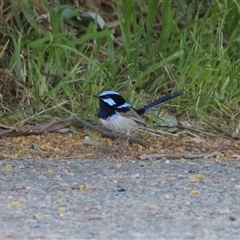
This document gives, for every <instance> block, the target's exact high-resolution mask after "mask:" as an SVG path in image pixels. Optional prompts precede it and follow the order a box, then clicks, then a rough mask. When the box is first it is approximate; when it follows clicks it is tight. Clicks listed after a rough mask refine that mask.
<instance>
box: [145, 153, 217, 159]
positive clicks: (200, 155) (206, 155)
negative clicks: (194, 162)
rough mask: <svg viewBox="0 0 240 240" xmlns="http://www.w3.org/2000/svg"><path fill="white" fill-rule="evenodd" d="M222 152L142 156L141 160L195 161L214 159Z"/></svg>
mask: <svg viewBox="0 0 240 240" xmlns="http://www.w3.org/2000/svg"><path fill="white" fill-rule="evenodd" d="M219 153H220V152H218V151H215V152H212V153H189V154H168V153H166V154H143V155H142V156H141V160H147V159H151V158H154V159H161V158H167V159H181V158H184V159H194V158H212V157H216V156H217V155H219Z"/></svg>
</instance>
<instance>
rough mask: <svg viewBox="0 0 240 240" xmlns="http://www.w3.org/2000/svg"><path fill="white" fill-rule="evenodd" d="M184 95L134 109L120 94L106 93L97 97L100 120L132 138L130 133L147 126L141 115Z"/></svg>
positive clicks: (178, 94)
mask: <svg viewBox="0 0 240 240" xmlns="http://www.w3.org/2000/svg"><path fill="white" fill-rule="evenodd" d="M182 94H184V91H178V92H175V93H172V94H169V95H166V96H164V97H161V98H159V99H157V100H155V101H153V102H152V103H150V104H148V105H146V106H145V107H143V108H140V109H134V108H132V106H131V105H130V104H129V103H128V102H126V100H125V99H124V98H123V97H122V96H121V95H120V94H119V93H117V92H114V91H104V92H102V93H101V94H99V95H98V96H96V97H98V99H99V112H98V118H99V120H100V122H101V123H102V124H103V125H104V126H105V127H106V128H108V129H110V130H113V131H116V132H120V133H125V134H127V135H128V136H130V132H131V131H133V130H134V129H136V128H137V127H138V125H146V124H145V122H144V121H143V119H142V118H141V117H140V115H143V114H144V113H145V112H146V111H148V110H150V109H152V108H154V107H156V106H158V105H160V104H162V103H164V102H166V101H168V100H170V99H173V98H176V97H178V96H181V95H182Z"/></svg>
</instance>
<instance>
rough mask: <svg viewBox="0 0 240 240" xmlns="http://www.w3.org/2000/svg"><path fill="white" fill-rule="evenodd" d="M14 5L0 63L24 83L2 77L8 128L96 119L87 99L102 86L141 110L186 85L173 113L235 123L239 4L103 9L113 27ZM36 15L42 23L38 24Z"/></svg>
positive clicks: (52, 8) (45, 4) (226, 127)
mask: <svg viewBox="0 0 240 240" xmlns="http://www.w3.org/2000/svg"><path fill="white" fill-rule="evenodd" d="M10 2H11V4H10V5H9V4H8V5H7V4H6V6H3V7H2V9H1V18H2V19H0V20H2V21H1V22H4V21H3V20H4V19H5V18H4V17H5V16H6V15H7V14H10V15H8V16H10V18H9V19H10V20H9V22H7V23H5V25H2V27H1V28H0V33H1V35H2V38H1V39H2V42H1V45H4V44H6V42H7V41H8V40H10V41H9V43H8V46H7V49H6V50H5V52H4V55H3V56H2V57H1V58H0V61H1V65H2V66H4V67H3V68H4V69H8V71H9V72H11V74H12V75H13V76H14V77H16V78H17V79H19V80H20V81H23V82H25V84H26V85H25V86H24V87H23V88H19V86H18V85H19V83H18V81H14V80H13V78H9V79H8V78H7V77H6V75H2V76H4V77H2V78H1V79H0V84H2V85H4V86H5V88H7V89H8V90H9V91H6V90H5V89H4V88H2V90H1V96H0V97H1V105H2V106H3V109H2V110H0V114H1V119H2V121H3V122H4V123H6V122H9V121H15V122H16V123H18V121H20V120H23V119H28V118H29V117H30V116H31V120H36V121H41V120H43V121H44V120H45V119H46V118H51V117H52V116H67V115H69V114H70V113H72V114H77V115H79V116H81V117H84V118H89V119H96V116H95V113H96V111H97V105H98V103H97V100H96V99H95V98H94V97H93V95H94V94H97V93H99V92H101V91H103V90H106V89H114V90H116V91H120V92H121V93H122V94H123V95H124V96H125V97H126V98H127V99H129V101H130V102H131V103H134V106H141V105H142V104H146V102H145V99H146V98H147V99H149V96H151V97H150V99H151V98H152V99H154V98H156V97H158V96H159V95H160V94H164V93H169V92H171V91H176V90H180V89H185V91H186V94H185V95H184V96H182V97H180V98H178V99H175V100H174V106H172V107H171V110H172V111H173V112H176V113H177V115H178V116H179V117H180V118H181V119H187V120H189V121H192V122H195V123H200V125H203V124H204V123H208V124H210V125H211V126H214V127H216V128H218V129H219V128H220V129H221V131H224V132H231V130H232V129H233V128H234V126H235V124H237V121H238V119H239V115H240V109H239V102H240V94H239V89H240V79H239V78H240V76H239V72H240V64H239V46H240V44H239V43H240V42H239V41H240V38H239V36H240V23H239V17H240V4H239V3H238V2H237V1H224V0H218V1H214V2H213V4H211V5H210V4H208V5H207V4H206V3H201V1H198V2H196V1H192V3H189V4H187V3H186V2H185V0H182V1H177V2H176V1H170V0H165V1H163V0H162V1H161V0H159V1H157V0H156V1H148V4H147V3H146V1H138V3H136V2H137V1H121V0H116V1H115V9H113V10H112V11H110V10H106V11H104V10H105V9H100V16H102V17H103V18H104V19H105V21H106V22H107V23H110V22H112V21H114V20H119V25H116V27H115V28H114V29H108V27H107V26H105V27H104V28H103V29H100V28H99V26H98V22H97V20H96V19H95V21H94V19H92V21H90V20H89V19H85V18H84V17H83V16H82V15H80V14H79V12H80V13H83V12H85V13H86V12H88V11H90V12H93V10H87V9H86V8H85V7H84V6H82V7H79V8H76V7H73V6H70V5H68V4H65V5H63V6H61V4H60V2H59V1H55V2H54V4H53V3H52V4H50V3H49V1H41V2H40V3H38V5H34V4H36V3H35V2H34V1H30V0H28V1H27V0H26V1H22V3H20V1H15V0H11V1H10ZM123 2H124V4H123ZM109 4H110V3H109ZM109 6H111V5H109ZM39 9H40V10H39ZM64 9H65V10H64ZM66 10H67V11H66ZM36 12H37V13H38V18H43V17H45V19H44V18H43V19H42V22H41V21H39V20H38V19H37V17H36ZM45 13H48V14H49V22H48V20H47V19H46V17H47V15H46V14H45ZM43 14H45V15H43ZM71 15H72V16H74V18H71ZM86 21H87V22H88V23H87V24H86ZM113 36H114V37H113ZM2 53H3V51H2ZM3 83H4V84H3ZM10 83H11V84H10ZM13 90H14V91H13ZM172 104H173V103H172ZM169 105H170V104H169Z"/></svg>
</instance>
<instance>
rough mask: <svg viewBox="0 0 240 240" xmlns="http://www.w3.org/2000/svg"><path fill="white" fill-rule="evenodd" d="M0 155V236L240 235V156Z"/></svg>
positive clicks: (116, 237) (219, 236) (100, 237)
mask: <svg viewBox="0 0 240 240" xmlns="http://www.w3.org/2000/svg"><path fill="white" fill-rule="evenodd" d="M0 163H1V166H0V174H1V177H0V211H1V215H0V239H173V238H175V239H240V174H239V170H240V162H238V161H236V160H235V161H234V160H225V161H210V160H197V161H180V160H157V161H141V160H134V161H128V160H109V159H105V160H98V159H85V160H83V159H70V160H69V159H68V160H58V161H57V160H54V161H50V160H47V159H45V160H44V159H43V160H38V161H36V160H31V159H22V160H2V161H1V162H0Z"/></svg>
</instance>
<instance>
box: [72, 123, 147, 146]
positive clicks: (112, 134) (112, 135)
mask: <svg viewBox="0 0 240 240" xmlns="http://www.w3.org/2000/svg"><path fill="white" fill-rule="evenodd" d="M73 123H74V124H76V125H81V126H83V127H86V128H89V129H91V130H94V131H96V132H99V133H101V134H102V135H103V136H106V137H110V138H122V139H126V141H127V139H128V137H127V136H126V135H123V134H121V133H117V132H110V131H106V130H104V129H102V128H100V127H98V126H95V125H93V124H91V123H90V122H87V121H85V120H83V119H81V118H76V119H74V120H73ZM129 142H131V143H137V144H139V145H141V146H143V147H146V142H145V141H143V140H141V139H139V138H136V137H133V136H130V137H129Z"/></svg>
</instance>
